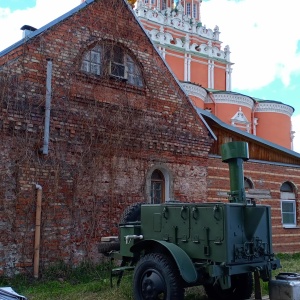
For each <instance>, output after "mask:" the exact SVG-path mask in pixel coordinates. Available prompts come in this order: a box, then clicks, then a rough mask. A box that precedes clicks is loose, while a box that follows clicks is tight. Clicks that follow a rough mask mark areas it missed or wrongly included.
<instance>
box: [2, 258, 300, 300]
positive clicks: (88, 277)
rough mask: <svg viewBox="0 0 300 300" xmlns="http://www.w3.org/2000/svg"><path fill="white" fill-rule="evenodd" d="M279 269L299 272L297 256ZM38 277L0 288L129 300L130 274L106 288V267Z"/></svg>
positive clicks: (39, 298) (66, 298)
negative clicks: (7, 287)
mask: <svg viewBox="0 0 300 300" xmlns="http://www.w3.org/2000/svg"><path fill="white" fill-rule="evenodd" d="M277 257H278V258H280V260H281V265H282V269H280V270H277V271H275V272H274V273H273V277H274V276H276V275H277V274H278V273H281V272H299V270H300V253H296V254H278V255H277ZM41 274H42V275H41V277H40V278H39V279H34V278H32V276H28V275H17V276H15V277H13V278H4V277H2V278H0V286H11V287H12V288H13V289H14V290H15V291H16V292H18V293H20V294H22V295H24V296H26V297H27V298H28V300H50V299H51V300H77V299H78V300H79V299H80V300H97V299H101V300H115V299H118V300H131V299H133V297H132V274H130V273H127V274H125V275H124V276H123V279H122V282H121V285H120V286H119V287H117V286H116V278H114V280H113V282H114V286H113V288H111V287H110V279H109V265H108V264H101V265H94V264H91V263H87V262H86V263H82V264H81V265H80V266H78V267H76V268H72V266H70V265H67V264H65V263H58V264H57V265H54V266H51V267H49V268H47V269H45V270H42V272H41ZM262 289H263V294H265V295H266V294H268V285H267V283H262ZM185 299H187V300H205V299H207V297H206V296H205V293H204V291H203V288H202V287H192V288H188V289H186V297H185Z"/></svg>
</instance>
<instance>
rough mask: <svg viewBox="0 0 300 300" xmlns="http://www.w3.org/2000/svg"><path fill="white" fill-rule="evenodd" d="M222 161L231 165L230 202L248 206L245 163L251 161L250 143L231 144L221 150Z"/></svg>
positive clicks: (223, 146)
mask: <svg viewBox="0 0 300 300" xmlns="http://www.w3.org/2000/svg"><path fill="white" fill-rule="evenodd" d="M221 154H222V161H223V162H226V163H228V165H229V176H230V193H229V198H228V200H229V202H231V203H242V204H244V205H246V204H247V201H246V194H245V186H244V166H243V163H244V161H246V160H248V159H249V150H248V143H246V142H230V143H227V144H223V145H222V148H221Z"/></svg>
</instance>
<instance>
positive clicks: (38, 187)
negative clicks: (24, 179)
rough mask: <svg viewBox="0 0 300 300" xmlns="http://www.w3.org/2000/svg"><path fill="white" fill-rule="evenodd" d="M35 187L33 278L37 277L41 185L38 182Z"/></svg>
mask: <svg viewBox="0 0 300 300" xmlns="http://www.w3.org/2000/svg"><path fill="white" fill-rule="evenodd" d="M35 188H36V189H37V196H36V215H35V235H34V258H33V276H34V278H38V277H39V265H40V242H41V215H42V187H41V186H40V185H39V184H36V185H35Z"/></svg>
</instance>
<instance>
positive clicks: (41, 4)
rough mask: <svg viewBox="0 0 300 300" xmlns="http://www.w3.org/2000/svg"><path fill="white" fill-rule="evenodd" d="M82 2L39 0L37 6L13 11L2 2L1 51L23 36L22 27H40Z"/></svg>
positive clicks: (76, 0) (0, 23) (75, 0)
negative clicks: (3, 5) (4, 6)
mask: <svg viewBox="0 0 300 300" xmlns="http://www.w3.org/2000/svg"><path fill="white" fill-rule="evenodd" d="M80 3H81V1H80V0H68V1H66V0H63V1H61V0H51V1H49V0H37V1H36V6H35V7H33V8H28V9H26V10H16V11H14V12H11V11H10V10H9V9H8V8H3V7H1V3H0V51H1V50H3V49H5V48H7V47H9V46H10V45H12V44H13V43H15V42H17V41H19V40H20V39H21V38H22V31H21V30H20V28H21V27H22V26H23V25H30V26H33V27H35V28H37V29H38V28H40V27H42V26H43V25H45V24H47V23H49V22H51V21H53V20H54V19H56V18H57V17H59V16H61V15H62V14H64V13H66V12H68V11H69V10H71V9H72V8H74V7H76V6H77V5H79V4H80Z"/></svg>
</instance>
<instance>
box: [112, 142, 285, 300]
mask: <svg viewBox="0 0 300 300" xmlns="http://www.w3.org/2000/svg"><path fill="white" fill-rule="evenodd" d="M248 158H249V155H248V144H247V143H245V142H231V143H227V144H224V145H222V161H223V162H226V163H228V164H229V173H230V192H229V193H228V199H229V201H228V202H227V203H223V202H208V203H180V202H176V201H173V202H166V203H162V204H135V205H132V206H131V207H129V208H127V210H126V216H127V217H126V218H125V221H124V222H122V223H121V224H120V236H119V239H120V250H119V251H112V252H111V254H110V255H111V257H112V258H113V259H116V258H117V259H120V260H121V261H122V264H121V267H119V268H114V269H113V270H112V274H115V273H117V274H118V275H119V276H120V278H121V276H122V274H123V271H125V270H130V269H132V270H134V274H133V294H134V299H136V300H143V299H166V300H174V299H184V289H185V288H186V287H191V286H197V285H203V286H204V288H205V291H206V293H207V296H208V297H209V299H215V300H241V299H249V298H250V296H251V294H252V293H253V287H254V279H256V280H255V282H259V279H262V280H263V281H270V280H271V277H272V276H271V272H272V270H276V269H278V268H280V262H279V260H278V259H276V258H275V256H274V252H273V249H272V224H271V208H270V206H267V205H257V204H256V203H255V202H251V203H247V200H246V196H245V189H244V171H243V162H244V161H245V160H247V159H248ZM128 216H129V217H128ZM119 280H120V279H119ZM257 289H259V287H256V291H257Z"/></svg>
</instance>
